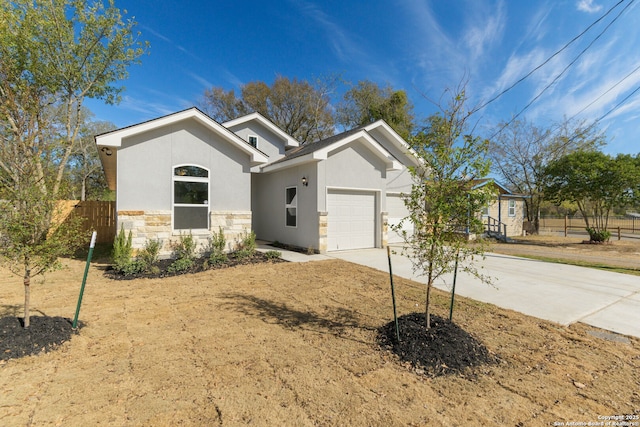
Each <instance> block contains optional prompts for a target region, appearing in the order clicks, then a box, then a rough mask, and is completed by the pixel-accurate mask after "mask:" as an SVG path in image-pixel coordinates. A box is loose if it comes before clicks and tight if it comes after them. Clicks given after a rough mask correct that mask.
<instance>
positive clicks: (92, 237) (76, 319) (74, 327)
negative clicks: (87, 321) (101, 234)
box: [72, 231, 98, 329]
mask: <svg viewBox="0 0 640 427" xmlns="http://www.w3.org/2000/svg"><path fill="white" fill-rule="evenodd" d="M97 234H98V233H96V232H95V231H94V232H93V234H92V235H91V244H89V255H87V265H86V266H85V267H84V277H83V278H82V286H81V287H80V296H79V297H78V306H77V307H76V316H75V317H74V318H73V325H72V327H73V329H76V328H77V327H78V315H79V314H80V305H81V304H82V294H84V285H85V284H86V283H87V273H89V263H90V262H91V256H92V255H93V248H95V246H96V235H97Z"/></svg>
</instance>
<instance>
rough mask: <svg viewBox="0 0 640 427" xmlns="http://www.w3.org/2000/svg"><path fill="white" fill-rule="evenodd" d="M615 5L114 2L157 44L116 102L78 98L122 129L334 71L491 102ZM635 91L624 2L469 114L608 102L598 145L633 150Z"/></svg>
mask: <svg viewBox="0 0 640 427" xmlns="http://www.w3.org/2000/svg"><path fill="white" fill-rule="evenodd" d="M619 1H620V0H606V1H605V0H548V1H537V0H533V1H519V0H517V1H516V0H512V1H506V0H505V1H494V0H449V1H444V0H433V1H428V0H386V1H385V0H368V1H345V0H324V1H319V0H315V1H311V0H279V1H224V2H223V1H219V0H218V1H216V0H214V1H184V2H179V1H175V2H169V1H157V0H119V1H118V0H116V6H117V7H119V8H120V9H125V10H127V12H128V14H127V16H128V17H134V18H135V20H136V21H137V22H138V30H139V31H140V32H141V38H142V39H144V40H148V41H149V42H150V44H151V48H150V50H149V55H145V56H143V57H142V64H141V65H136V66H132V67H131V68H130V70H129V71H130V76H129V79H128V80H126V81H124V82H123V85H124V86H125V87H126V91H125V92H124V94H123V101H122V102H121V104H120V105H118V106H115V107H114V106H105V105H104V104H102V103H101V102H99V101H95V100H90V101H89V102H87V104H86V105H87V106H88V107H89V109H91V111H93V112H94V113H95V115H96V117H95V119H97V120H107V121H111V122H113V123H115V124H116V125H117V126H118V127H123V126H128V125H131V124H135V123H139V122H141V121H145V120H149V119H153V118H155V117H159V116H161V115H165V114H169V113H172V112H175V111H179V110H182V109H185V108H189V107H192V106H194V105H195V104H196V103H197V101H198V100H199V98H200V97H201V96H202V94H203V92H204V90H205V89H207V88H210V87H212V86H221V87H224V88H225V89H236V92H237V91H238V89H239V88H240V87H241V86H242V84H244V83H248V82H250V81H255V80H262V81H265V82H267V83H269V84H270V83H271V82H273V80H274V79H275V77H276V76H277V75H282V76H286V77H290V78H293V77H297V78H299V79H308V80H312V79H316V78H321V77H323V76H328V75H332V74H339V75H341V77H342V78H343V79H344V80H346V81H350V82H352V83H357V82H358V81H359V80H371V81H374V82H377V83H379V84H381V85H385V84H390V85H391V86H392V87H393V88H394V89H404V90H406V91H407V94H408V95H409V98H410V99H411V101H412V102H413V103H414V105H415V110H416V113H417V114H418V115H419V116H421V117H426V116H428V115H429V114H432V113H433V112H434V111H435V107H434V105H433V103H432V101H430V100H433V101H438V100H439V99H441V96H442V94H443V91H444V90H445V89H447V88H454V87H456V86H457V85H458V84H459V83H460V81H461V80H462V79H465V78H466V79H467V80H468V83H467V94H468V95H469V97H470V102H471V104H473V105H482V104H483V103H484V102H486V101H488V100H490V99H492V98H493V97H494V96H496V95H498V94H499V93H500V92H502V91H503V90H504V89H506V88H508V87H510V86H511V85H512V84H513V83H515V82H516V81H518V80H519V79H520V78H522V77H523V76H525V75H526V74H527V73H529V72H530V71H532V70H533V69H534V68H535V67H537V66H538V65H540V64H542V63H543V62H544V61H545V60H546V59H547V58H549V57H550V56H551V55H553V54H554V53H555V52H557V51H558V50H560V49H561V48H562V47H563V46H564V45H565V44H566V43H568V42H569V41H570V40H572V39H573V38H574V37H576V36H577V35H578V34H580V33H581V32H583V31H584V30H585V29H586V28H587V27H588V26H589V25H591V24H592V23H594V22H595V21H596V20H597V19H599V18H600V17H602V15H604V14H605V13H606V12H607V11H608V10H609V9H611V8H612V7H613V6H614V5H616V4H618V2H619ZM627 6H628V7H627ZM625 7H627V8H626V10H624V11H623V9H624V8H625ZM621 12H622V13H621ZM620 13H621V14H620ZM618 15H619V16H618ZM616 17H617V19H616ZM585 49H586V50H585ZM582 51H584V53H582V54H581V52H582ZM572 62H573V64H572V65H570V64H571V63H572ZM566 67H568V68H567V69H566V71H564V72H563V70H564V69H565V68H566ZM636 68H638V70H636ZM634 70H635V71H634ZM549 85H550V86H549ZM546 86H549V88H548V89H547V90H546V91H544V93H542V95H540V93H541V92H542V91H543V89H544V88H545V87H546ZM638 87H640V6H638V1H636V0H623V1H622V2H620V4H619V5H618V6H617V7H616V8H614V9H613V10H612V11H611V12H610V13H609V14H608V15H607V16H606V17H605V18H603V19H602V20H601V21H600V22H598V23H597V24H596V25H594V26H593V27H592V28H591V29H590V30H589V31H588V32H586V33H585V34H584V35H583V36H582V37H580V38H579V39H578V40H576V41H575V42H574V43H572V44H571V45H570V46H569V47H567V48H566V49H565V50H563V51H562V52H561V53H560V54H558V55H557V56H555V57H554V58H553V59H552V60H551V61H549V62H548V63H547V64H546V65H544V66H543V67H542V68H540V69H539V70H537V71H536V72H535V73H533V74H532V75H531V76H530V77H528V78H527V79H525V80H524V81H523V82H522V83H520V84H518V85H516V86H515V87H514V88H513V89H511V90H509V91H508V92H507V93H506V94H505V95H503V96H501V97H499V98H498V99H496V100H495V101H493V102H491V103H490V104H489V105H487V106H486V107H485V108H483V109H482V110H480V111H479V112H478V113H476V119H477V123H478V126H477V129H478V130H479V131H480V132H486V133H487V135H485V136H488V135H489V134H490V133H489V130H488V129H489V128H490V127H491V126H495V124H496V123H497V122H499V121H504V120H509V119H510V118H511V117H513V116H514V115H516V114H521V116H520V117H526V118H527V119H528V120H530V121H532V122H534V123H537V124H539V125H541V126H550V124H551V123H554V122H558V121H561V120H562V119H563V118H564V117H566V118H573V117H575V118H576V119H584V120H589V121H590V120H594V119H597V118H600V117H602V116H603V115H604V114H606V113H607V112H609V111H610V110H612V109H613V111H612V112H611V113H609V114H608V115H607V116H606V117H605V118H604V119H603V120H602V122H601V124H600V127H601V128H602V129H604V130H606V134H607V137H608V145H607V146H606V147H605V148H604V151H605V152H608V153H610V154H615V153H632V154H635V153H638V152H640V144H639V143H638V140H639V138H638V136H639V135H640V90H638V92H636V93H635V94H632V93H633V91H634V90H637V89H638ZM343 90H344V87H342V88H341V90H340V91H338V92H336V93H335V94H334V97H335V100H336V101H337V100H339V98H340V96H341V91H343ZM538 95H540V96H539V98H538V99H537V100H535V101H534V102H533V103H532V104H531V106H530V107H528V108H527V109H526V110H524V111H523V109H524V108H525V107H526V106H527V104H529V103H530V102H531V101H532V100H533V99H534V98H535V97H536V96H538ZM626 97H629V98H628V99H627V100H626V101H624V102H622V101H623V100H624V98H626ZM621 102H622V104H620V105H619V106H618V107H617V108H616V105H618V104H619V103H621Z"/></svg>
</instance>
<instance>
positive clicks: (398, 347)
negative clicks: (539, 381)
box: [378, 313, 500, 377]
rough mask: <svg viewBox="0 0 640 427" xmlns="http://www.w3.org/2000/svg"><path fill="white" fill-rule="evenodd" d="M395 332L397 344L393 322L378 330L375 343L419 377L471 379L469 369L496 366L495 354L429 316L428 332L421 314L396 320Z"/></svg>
mask: <svg viewBox="0 0 640 427" xmlns="http://www.w3.org/2000/svg"><path fill="white" fill-rule="evenodd" d="M398 329H399V332H400V342H399V343H398V340H397V338H396V326H395V322H393V321H391V322H389V323H387V324H385V325H383V326H382V327H380V328H379V329H378V343H379V344H380V346H381V348H383V349H385V350H388V351H390V352H392V353H393V354H395V355H396V356H398V358H399V359H400V361H401V362H403V364H405V365H406V366H407V367H409V368H410V369H411V370H413V371H415V372H416V373H417V374H420V375H426V376H429V377H438V376H442V375H450V374H456V375H462V376H465V377H473V376H474V373H473V368H475V367H479V366H482V365H491V364H496V363H499V362H500V358H499V357H498V356H497V355H496V354H493V353H491V352H490V351H489V350H488V349H487V348H486V347H485V346H484V345H483V344H482V343H480V342H479V341H478V340H476V339H475V338H474V337H473V336H471V335H470V334H469V333H467V332H466V331H464V330H463V329H462V328H460V327H459V326H458V325H456V324H455V323H452V322H450V321H449V320H448V319H444V318H442V317H439V316H435V315H433V314H432V315H431V328H429V329H426V327H425V320H424V313H411V314H407V315H404V316H400V317H398Z"/></svg>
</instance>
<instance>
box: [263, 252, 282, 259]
mask: <svg viewBox="0 0 640 427" xmlns="http://www.w3.org/2000/svg"><path fill="white" fill-rule="evenodd" d="M264 255H265V256H266V257H267V259H271V260H273V259H278V258H280V257H281V256H282V252H280V251H267V252H265V253H264Z"/></svg>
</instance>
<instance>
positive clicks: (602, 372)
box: [0, 260, 640, 426]
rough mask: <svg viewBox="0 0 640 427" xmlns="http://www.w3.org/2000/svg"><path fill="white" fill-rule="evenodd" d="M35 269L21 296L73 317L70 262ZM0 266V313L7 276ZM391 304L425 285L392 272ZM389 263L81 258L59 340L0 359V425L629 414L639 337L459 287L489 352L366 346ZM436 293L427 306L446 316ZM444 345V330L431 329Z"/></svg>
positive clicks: (543, 421) (467, 322)
mask: <svg viewBox="0 0 640 427" xmlns="http://www.w3.org/2000/svg"><path fill="white" fill-rule="evenodd" d="M66 264H67V266H68V267H67V269H66V270H65V271H61V272H57V273H53V274H50V275H49V276H47V277H46V280H45V282H44V283H36V284H35V285H34V289H33V292H32V300H33V307H34V309H35V310H37V311H39V312H40V313H42V314H46V315H50V316H66V317H71V316H72V315H73V312H74V310H75V304H76V299H77V293H78V290H79V286H80V281H81V278H82V270H83V262H81V261H67V262H66ZM2 273H3V274H2V275H0V277H2V278H1V279H0V285H1V286H0V301H2V303H1V304H2V305H0V314H1V315H3V316H7V315H13V316H15V315H19V310H20V306H19V305H20V303H21V301H22V287H21V286H20V279H19V278H11V277H9V276H7V275H6V274H4V271H3V272H2ZM396 285H397V294H398V304H399V313H400V314H405V313H409V312H412V311H416V310H419V308H418V307H422V305H423V298H424V290H423V287H422V286H421V285H419V284H417V283H415V282H410V281H407V280H402V279H397V281H396ZM390 299H391V298H390V295H389V284H388V276H387V275H386V274H384V273H381V272H378V271H375V270H372V269H369V268H366V267H361V266H357V265H353V264H349V263H346V262H343V261H337V260H336V261H323V262H313V263H306V264H289V263H284V264H264V265H250V266H240V267H234V268H229V269H225V270H219V271H209V272H203V273H198V274H194V275H188V276H181V277H172V278H167V279H140V280H134V281H112V280H109V279H107V278H105V277H103V276H102V272H101V271H100V270H98V269H96V268H95V267H94V268H93V269H92V271H91V274H90V277H89V280H88V285H87V289H86V291H85V301H84V304H83V307H82V312H81V320H82V321H83V322H84V323H85V325H86V326H85V327H83V328H82V329H81V330H80V333H79V334H78V335H76V336H74V337H73V338H72V339H71V341H69V342H67V343H65V344H64V345H63V346H62V347H61V348H60V349H59V350H57V351H55V352H51V353H47V354H40V355H38V356H33V357H26V358H23V359H14V360H9V361H8V362H6V363H2V364H1V365H0V373H1V375H0V389H1V390H3V392H2V394H1V395H0V419H1V420H2V424H3V425H8V426H9V425H10V426H20V425H38V426H40V425H64V426H85V425H98V424H100V425H114V426H138V425H147V426H163V425H198V426H200V425H220V426H222V425H224V426H243V425H258V426H274V425H286V426H324V425H326V426H334V425H340V426H342V425H354V426H396V425H397V426H407V425H414V426H424V425H429V426H445V425H446V426H454V425H470V426H487V425H511V426H514V425H515V426H540V425H552V424H553V423H554V422H565V423H566V422H570V421H574V422H586V423H588V422H596V421H598V420H599V419H598V417H599V416H610V415H618V414H638V415H640V394H639V393H640V391H639V389H638V385H639V384H640V340H638V339H633V338H631V339H629V340H628V343H623V342H612V341H607V340H604V339H601V338H596V337H594V336H592V335H591V334H590V333H589V331H591V330H593V328H591V327H588V326H585V325H582V324H577V325H573V326H571V327H562V326H559V325H556V324H553V323H550V322H546V321H542V320H538V319H535V318H532V317H528V316H524V315H522V314H519V313H515V312H512V311H507V310H502V309H499V308H497V307H495V306H491V305H487V304H483V303H478V302H475V301H471V300H465V299H464V298H459V299H457V308H456V311H455V312H454V321H455V322H456V323H457V324H458V325H460V326H461V327H462V328H464V329H465V330H466V331H468V332H470V333H471V334H472V335H473V336H475V337H476V338H477V339H479V340H480V341H481V342H482V343H484V345H485V346H486V347H487V348H488V349H489V350H491V351H492V352H494V353H497V354H498V355H499V356H500V357H501V358H502V363H501V364H499V365H497V366H487V367H483V368H480V369H479V370H478V371H476V374H477V375H476V376H475V378H474V377H471V379H470V378H469V377H466V378H463V377H459V376H445V377H439V378H434V379H430V378H426V377H424V376H421V375H418V374H416V373H415V372H412V371H410V370H409V369H407V367H405V366H403V365H401V364H399V363H398V362H397V361H396V359H395V358H394V357H392V356H391V355H389V354H387V353H384V352H381V351H380V350H379V349H378V346H377V344H376V328H378V327H379V326H380V325H382V324H384V323H386V322H388V321H389V320H390V318H391V314H392V309H391V305H390ZM447 301H448V295H446V294H444V293H441V292H437V293H436V298H435V312H436V313H437V314H440V315H442V316H447V315H448V307H447ZM443 345H446V343H443Z"/></svg>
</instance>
